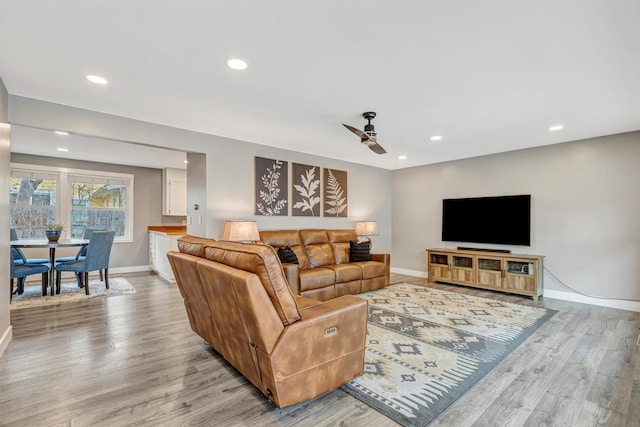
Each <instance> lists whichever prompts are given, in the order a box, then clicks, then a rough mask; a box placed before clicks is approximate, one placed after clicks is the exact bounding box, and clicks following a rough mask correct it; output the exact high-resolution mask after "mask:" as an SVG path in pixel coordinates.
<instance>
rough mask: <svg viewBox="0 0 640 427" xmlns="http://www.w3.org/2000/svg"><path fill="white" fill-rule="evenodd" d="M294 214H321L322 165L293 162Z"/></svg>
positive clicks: (292, 212)
mask: <svg viewBox="0 0 640 427" xmlns="http://www.w3.org/2000/svg"><path fill="white" fill-rule="evenodd" d="M292 169H293V188H292V194H293V200H292V203H293V208H292V210H291V214H292V215H293V216H320V167H319V166H309V165H303V164H299V163H293V166H292Z"/></svg>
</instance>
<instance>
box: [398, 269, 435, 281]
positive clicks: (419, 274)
mask: <svg viewBox="0 0 640 427" xmlns="http://www.w3.org/2000/svg"><path fill="white" fill-rule="evenodd" d="M391 272H392V273H398V274H405V275H407V276H413V277H423V278H425V279H426V278H427V277H428V274H427V272H426V271H419V270H407V269H406V268H398V267H391Z"/></svg>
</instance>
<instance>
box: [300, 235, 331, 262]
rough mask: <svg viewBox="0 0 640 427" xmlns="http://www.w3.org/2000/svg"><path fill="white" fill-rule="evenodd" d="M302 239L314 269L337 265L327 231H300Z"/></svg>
mask: <svg viewBox="0 0 640 427" xmlns="http://www.w3.org/2000/svg"><path fill="white" fill-rule="evenodd" d="M300 239H301V240H302V244H303V245H304V249H305V252H306V253H307V257H308V258H309V264H311V267H312V268H313V267H322V266H323V265H331V264H335V263H336V259H335V257H334V256H333V249H332V248H331V244H330V243H329V237H328V236H327V231H326V230H300Z"/></svg>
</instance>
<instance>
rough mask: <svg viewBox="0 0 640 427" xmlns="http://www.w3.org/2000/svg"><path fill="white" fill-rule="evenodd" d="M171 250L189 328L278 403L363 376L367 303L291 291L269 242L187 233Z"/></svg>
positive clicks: (293, 401)
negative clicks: (225, 240)
mask: <svg viewBox="0 0 640 427" xmlns="http://www.w3.org/2000/svg"><path fill="white" fill-rule="evenodd" d="M178 248H179V251H180V252H175V251H171V252H169V253H168V254H167V256H168V258H169V262H170V264H171V268H172V269H173V273H174V275H175V278H176V282H177V284H178V286H179V288H180V292H181V293H182V296H183V298H184V304H185V307H186V309H187V314H188V316H189V322H190V323H191V328H192V329H193V330H194V331H195V332H196V333H197V334H198V335H200V336H201V337H202V338H203V339H204V340H205V341H207V342H208V343H209V344H211V346H212V347H213V348H214V349H215V350H216V351H217V352H218V353H220V354H221V355H222V356H223V357H224V358H225V359H226V360H227V361H228V362H229V363H230V364H231V365H233V366H234V367H235V368H236V369H237V370H238V371H240V373H241V374H242V375H244V376H245V377H246V378H247V379H248V380H249V381H251V382H252V383H253V384H254V385H255V386H256V387H257V388H258V389H259V390H260V391H261V392H262V393H263V394H264V395H265V396H267V397H268V398H269V399H270V400H272V401H273V402H274V403H275V404H276V405H277V406H278V407H284V406H289V405H293V404H296V403H299V402H303V401H306V400H309V399H312V398H315V397H318V396H321V395H323V394H325V393H328V392H330V391H331V390H334V389H336V388H338V387H340V386H341V385H343V384H345V383H347V382H348V381H350V380H351V379H353V378H355V377H357V376H359V375H361V374H362V372H363V369H364V349H365V336H366V328H367V302H366V301H365V300H364V299H362V298H359V297H356V296H353V295H345V296H342V297H340V298H335V299H332V300H331V301H327V302H320V301H317V300H313V299H310V298H305V297H302V296H295V295H293V293H292V292H291V289H290V288H289V286H288V284H287V280H286V277H285V275H284V272H283V269H282V265H281V263H280V260H279V259H278V256H277V254H276V252H275V250H274V249H273V248H272V247H271V246H268V245H263V244H246V243H237V242H224V241H214V240H211V239H202V238H196V237H192V236H185V237H183V238H181V239H180V240H179V241H178Z"/></svg>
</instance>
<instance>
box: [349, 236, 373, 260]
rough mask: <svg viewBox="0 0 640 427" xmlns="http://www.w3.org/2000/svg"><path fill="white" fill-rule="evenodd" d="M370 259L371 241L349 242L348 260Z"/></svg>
mask: <svg viewBox="0 0 640 427" xmlns="http://www.w3.org/2000/svg"><path fill="white" fill-rule="evenodd" d="M360 261H371V242H370V241H367V242H354V241H353V240H351V241H350V242H349V262H360Z"/></svg>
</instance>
